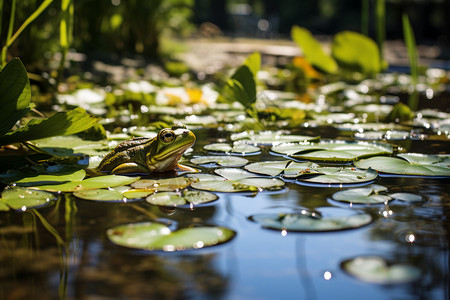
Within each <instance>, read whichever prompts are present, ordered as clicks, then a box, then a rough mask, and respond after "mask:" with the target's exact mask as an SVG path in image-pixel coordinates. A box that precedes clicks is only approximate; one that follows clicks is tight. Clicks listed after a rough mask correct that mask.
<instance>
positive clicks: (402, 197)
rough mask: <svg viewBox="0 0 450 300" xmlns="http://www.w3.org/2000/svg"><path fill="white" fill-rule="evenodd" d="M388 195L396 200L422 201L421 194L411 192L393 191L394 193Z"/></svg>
mask: <svg viewBox="0 0 450 300" xmlns="http://www.w3.org/2000/svg"><path fill="white" fill-rule="evenodd" d="M389 196H391V197H392V198H394V199H396V200H400V201H405V202H409V203H416V202H422V201H424V197H422V196H421V195H417V194H412V193H394V194H389Z"/></svg>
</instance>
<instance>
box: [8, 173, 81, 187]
mask: <svg viewBox="0 0 450 300" xmlns="http://www.w3.org/2000/svg"><path fill="white" fill-rule="evenodd" d="M85 176H86V171H84V170H77V171H74V172H70V173H67V174H58V175H56V174H55V175H49V174H41V175H36V176H31V177H25V178H22V179H20V180H18V181H16V182H15V183H16V184H17V185H21V186H25V185H26V186H31V185H39V184H51V183H60V182H66V181H80V180H83V179H84V177H85Z"/></svg>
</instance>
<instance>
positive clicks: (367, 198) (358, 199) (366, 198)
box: [332, 184, 392, 204]
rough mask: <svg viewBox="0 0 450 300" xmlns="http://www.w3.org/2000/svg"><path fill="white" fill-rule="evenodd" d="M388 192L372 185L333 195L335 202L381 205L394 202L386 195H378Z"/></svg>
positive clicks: (383, 188)
mask: <svg viewBox="0 0 450 300" xmlns="http://www.w3.org/2000/svg"><path fill="white" fill-rule="evenodd" d="M385 190H387V188H386V187H384V186H381V185H376V184H372V185H369V186H368V187H364V188H355V189H348V190H343V191H339V192H336V193H334V194H333V196H332V198H333V200H337V201H343V202H350V203H357V204H379V203H386V202H388V201H389V200H392V198H391V197H389V196H386V195H378V194H377V193H378V192H381V191H385Z"/></svg>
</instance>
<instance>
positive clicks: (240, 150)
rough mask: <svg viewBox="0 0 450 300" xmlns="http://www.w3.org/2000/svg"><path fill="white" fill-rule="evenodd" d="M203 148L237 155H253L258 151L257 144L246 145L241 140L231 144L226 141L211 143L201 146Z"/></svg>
mask: <svg viewBox="0 0 450 300" xmlns="http://www.w3.org/2000/svg"><path fill="white" fill-rule="evenodd" d="M203 148H204V149H205V150H208V151H211V152H218V153H223V152H224V153H227V154H237V155H255V154H259V153H260V151H261V150H260V149H259V147H257V146H253V145H248V144H245V143H242V142H237V143H236V142H235V143H233V145H230V144H227V143H213V144H209V145H206V146H204V147H203Z"/></svg>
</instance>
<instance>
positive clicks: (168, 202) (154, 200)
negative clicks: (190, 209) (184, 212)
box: [146, 191, 219, 206]
mask: <svg viewBox="0 0 450 300" xmlns="http://www.w3.org/2000/svg"><path fill="white" fill-rule="evenodd" d="M218 198H219V197H217V195H216V194H213V193H210V192H205V191H186V192H184V193H175V192H161V193H155V194H152V195H150V196H148V197H147V199H146V201H147V202H148V203H150V204H154V205H159V206H181V205H186V204H189V203H190V204H192V205H199V204H203V203H207V202H211V201H215V200H217V199H218Z"/></svg>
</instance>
